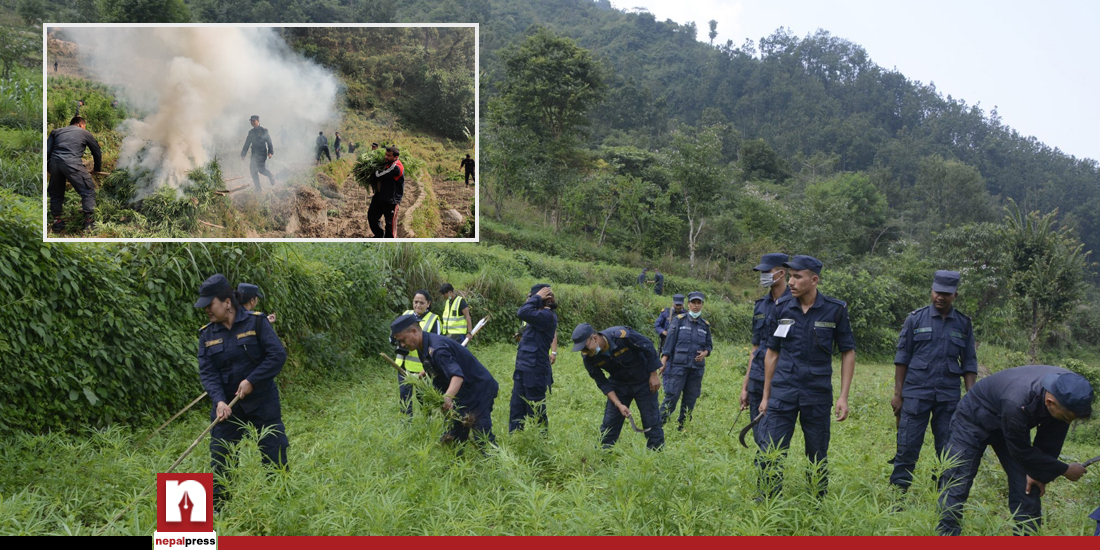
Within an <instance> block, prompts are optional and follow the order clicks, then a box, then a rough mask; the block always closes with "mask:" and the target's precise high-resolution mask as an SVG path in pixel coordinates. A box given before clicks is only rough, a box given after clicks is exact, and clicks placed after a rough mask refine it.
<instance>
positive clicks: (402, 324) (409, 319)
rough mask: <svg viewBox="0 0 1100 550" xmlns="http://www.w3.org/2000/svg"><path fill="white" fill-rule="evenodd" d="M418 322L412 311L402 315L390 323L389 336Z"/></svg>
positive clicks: (395, 334)
mask: <svg viewBox="0 0 1100 550" xmlns="http://www.w3.org/2000/svg"><path fill="white" fill-rule="evenodd" d="M418 323H420V319H418V318H417V317H416V315H413V314H412V313H409V314H407V315H402V316H400V317H398V318H396V319H394V320H393V322H392V323H390V336H391V337H392V336H397V335H398V334H399V333H400V332H401V331H403V330H405V329H407V328H409V327H411V326H413V325H415V324H418Z"/></svg>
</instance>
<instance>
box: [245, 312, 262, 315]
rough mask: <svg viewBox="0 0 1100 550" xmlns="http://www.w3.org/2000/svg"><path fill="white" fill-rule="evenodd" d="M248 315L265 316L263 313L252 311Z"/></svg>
mask: <svg viewBox="0 0 1100 550" xmlns="http://www.w3.org/2000/svg"><path fill="white" fill-rule="evenodd" d="M248 314H249V315H263V312H262V311H250V312H248Z"/></svg>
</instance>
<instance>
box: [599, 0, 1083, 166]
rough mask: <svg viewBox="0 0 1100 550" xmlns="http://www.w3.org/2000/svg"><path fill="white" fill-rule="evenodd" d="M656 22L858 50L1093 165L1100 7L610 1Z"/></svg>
mask: <svg viewBox="0 0 1100 550" xmlns="http://www.w3.org/2000/svg"><path fill="white" fill-rule="evenodd" d="M612 4H613V5H614V6H615V7H616V8H619V9H630V8H633V7H645V8H646V9H648V10H649V11H650V12H651V13H653V15H654V16H655V17H656V18H657V20H658V21H664V20H666V19H672V20H673V21H676V22H677V23H687V22H689V21H695V24H696V25H697V26H698V28H699V34H698V37H699V39H700V40H701V41H703V42H709V38H708V37H707V34H708V33H709V32H710V28H709V27H708V24H707V22H708V21H710V20H711V19H715V20H717V21H718V29H717V30H718V37H717V38H716V39H715V40H714V43H715V44H724V43H725V42H726V40H730V39H732V40H733V43H734V44H735V45H738V46H739V45H741V44H742V43H743V42H744V41H745V39H746V38H749V39H752V40H753V41H754V42H756V43H757V44H759V40H760V38H761V37H763V36H767V35H770V34H772V32H773V31H775V29H777V28H779V27H788V28H790V30H791V31H792V32H793V33H794V34H795V35H797V36H805V35H806V34H807V33H812V32H815V31H816V30H817V29H819V28H820V29H824V30H827V31H829V32H830V33H831V34H832V35H834V36H837V37H840V38H845V39H848V40H850V41H852V42H855V43H856V44H859V45H861V46H863V48H864V49H866V50H867V53H868V54H869V55H870V56H871V59H872V60H873V61H874V62H875V63H876V64H878V65H880V66H882V67H885V68H887V69H890V68H894V67H896V68H897V69H898V70H899V71H901V73H902V74H904V75H905V76H906V77H908V78H909V79H911V80H919V81H921V82H923V83H925V84H927V83H929V82H933V83H935V84H936V89H937V90H939V92H940V93H941V94H943V95H945V96H946V95H948V94H950V95H951V96H952V97H953V98H955V99H964V100H966V102H967V104H969V105H974V104H977V103H979V102H980V103H981V107H982V109H983V110H984V111H985V112H986V113H987V114H988V113H989V111H990V110H991V109H992V108H993V107H994V106H996V107H997V111H998V113H999V114H1000V116H1001V119H1002V122H1003V123H1004V124H1007V125H1009V126H1011V127H1013V128H1015V129H1016V130H1017V131H1019V132H1020V133H1021V134H1023V135H1025V136H1027V135H1033V136H1035V137H1037V138H1038V139H1039V140H1040V141H1042V142H1044V143H1046V144H1047V145H1049V146H1052V147H1058V148H1059V149H1061V150H1062V151H1063V152H1065V153H1067V154H1070V155H1075V156H1077V157H1088V158H1092V159H1100V129H1098V127H1100V106H1098V105H1097V97H1100V60H1098V59H1097V57H1098V56H1100V2H1093V1H1086V0H1051V1H1050V2H1032V1H1028V2H1022V1H1016V0H1002V1H999V2H994V1H984V0H983V1H979V0H956V1H953V2H951V1H945V0H922V1H921V2H907V3H901V2H883V1H869V0H817V1H814V0H770V1H769V0H675V1H669V0H612Z"/></svg>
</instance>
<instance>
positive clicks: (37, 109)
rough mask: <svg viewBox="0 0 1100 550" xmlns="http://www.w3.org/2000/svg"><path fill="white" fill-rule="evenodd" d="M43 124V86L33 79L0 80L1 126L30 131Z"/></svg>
mask: <svg viewBox="0 0 1100 550" xmlns="http://www.w3.org/2000/svg"><path fill="white" fill-rule="evenodd" d="M41 124H42V85H41V84H40V83H38V82H37V81H35V80H34V79H31V78H24V79H20V78H9V79H6V80H0V126H10V127H13V128H20V129H24V130H30V129H33V128H38V127H39V126H40V125H41Z"/></svg>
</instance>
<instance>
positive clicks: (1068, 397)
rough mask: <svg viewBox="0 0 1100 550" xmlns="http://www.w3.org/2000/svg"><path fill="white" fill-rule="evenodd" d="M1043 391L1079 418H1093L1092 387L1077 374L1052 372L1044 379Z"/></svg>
mask: <svg viewBox="0 0 1100 550" xmlns="http://www.w3.org/2000/svg"><path fill="white" fill-rule="evenodd" d="M1043 389H1045V390H1047V391H1048V392H1050V393H1052V394H1054V398H1055V399H1057V400H1058V403H1059V404H1060V405H1062V406H1063V407H1065V408H1066V410H1068V411H1070V412H1072V413H1073V414H1075V415H1077V418H1086V417H1089V416H1092V386H1091V385H1089V381H1088V380H1087V379H1085V377H1084V376H1081V375H1080V374H1077V373H1076V372H1052V373H1050V374H1048V375H1046V376H1044V377H1043Z"/></svg>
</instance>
